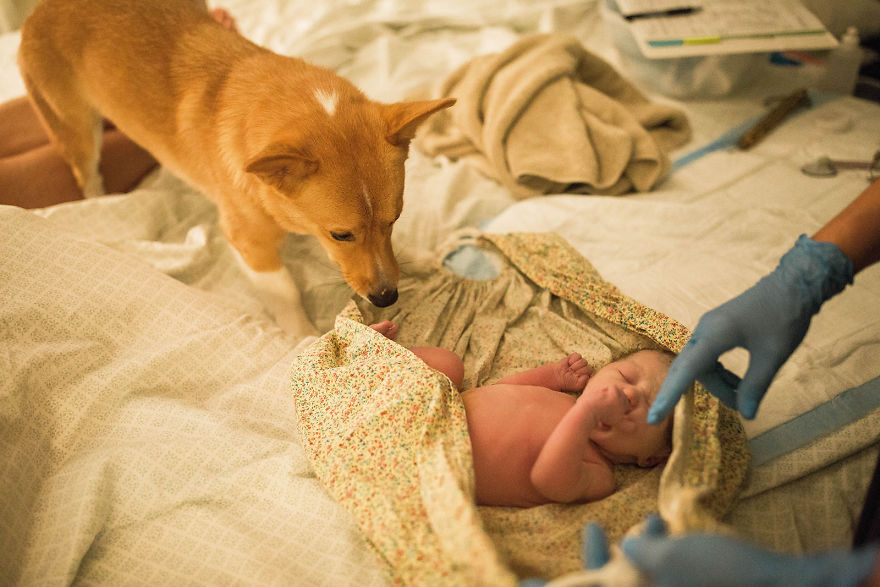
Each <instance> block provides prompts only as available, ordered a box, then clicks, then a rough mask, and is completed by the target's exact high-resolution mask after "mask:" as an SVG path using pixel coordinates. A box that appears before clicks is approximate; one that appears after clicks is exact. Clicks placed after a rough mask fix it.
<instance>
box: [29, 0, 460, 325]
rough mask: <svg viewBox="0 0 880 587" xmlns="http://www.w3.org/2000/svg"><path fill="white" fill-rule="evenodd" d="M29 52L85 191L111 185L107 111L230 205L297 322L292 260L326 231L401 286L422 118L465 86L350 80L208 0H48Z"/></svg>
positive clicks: (276, 304) (374, 289)
mask: <svg viewBox="0 0 880 587" xmlns="http://www.w3.org/2000/svg"><path fill="white" fill-rule="evenodd" d="M18 59H19V67H20V69H21V73H22V76H23V78H24V82H25V85H26V87H27V90H28V94H29V96H30V98H31V101H32V102H33V104H34V106H35V108H36V110H37V111H38V112H39V114H40V116H41V118H42V120H43V122H44V124H45V126H46V127H47V130H48V132H49V134H50V136H51V137H52V139H53V142H54V143H55V144H56V146H57V147H58V148H59V150H60V151H61V153H62V155H63V156H64V158H65V160H66V161H67V162H68V163H69V164H70V166H71V168H72V169H73V173H74V176H75V177H76V179H77V182H78V183H79V185H80V187H81V188H82V190H83V192H84V193H85V195H86V196H87V197H90V196H96V195H100V194H102V193H103V191H104V190H103V185H102V180H101V176H100V174H99V172H98V160H99V155H100V145H101V136H102V118H106V119H108V120H110V121H111V122H112V123H113V124H114V125H115V126H116V127H117V128H119V129H120V130H121V131H122V132H124V133H125V134H126V135H128V136H129V137H130V138H131V139H133V140H134V141H135V142H136V143H138V144H139V145H141V146H142V147H144V148H145V149H146V150H148V151H149V152H150V153H151V154H152V155H153V156H154V157H156V159H158V160H159V162H160V163H162V164H163V165H165V166H166V167H167V168H169V169H170V170H171V171H172V172H173V173H175V174H176V175H178V176H179V177H181V178H182V179H184V180H185V181H187V182H188V183H189V184H191V185H192V186H194V187H196V188H198V189H200V190H201V191H202V192H204V193H205V194H206V195H207V196H208V197H209V198H211V199H212V200H213V201H214V202H215V203H216V205H217V207H218V210H219V216H220V225H221V228H222V230H223V232H224V234H225V235H226V237H227V238H228V240H229V242H230V243H231V244H232V246H233V247H234V248H235V249H236V250H237V251H238V253H239V255H240V257H241V259H242V260H243V261H244V267H245V270H246V272H247V273H248V275H249V277H250V278H251V280H252V281H253V283H254V284H255V285H256V287H257V289H258V291H260V292H261V294H262V297H263V301H264V303H265V304H266V306H267V307H268V309H269V310H270V311H271V312H272V313H273V314H274V315H275V317H276V319H277V320H278V322H279V324H280V325H281V326H282V328H284V329H285V330H287V331H289V332H292V333H293V334H295V335H297V336H302V335H305V334H311V333H314V332H315V328H314V326H313V325H312V323H311V322H310V320H309V318H308V316H307V315H306V313H305V311H304V310H303V308H302V305H301V302H300V293H299V290H298V288H297V286H296V284H295V282H294V280H293V278H292V277H291V276H290V274H289V273H288V272H287V270H286V269H285V268H284V266H283V265H282V262H281V256H280V253H279V249H280V246H281V243H282V241H283V239H284V236H285V235H286V233H287V232H295V233H303V234H312V235H314V236H315V237H317V239H318V241H319V242H320V243H321V245H322V247H323V248H324V250H325V251H326V252H327V254H328V255H329V256H330V258H331V259H332V260H333V261H334V262H336V264H337V265H339V267H340V269H341V271H342V275H343V277H344V278H345V280H346V281H347V282H348V283H349V285H351V287H352V288H353V289H354V290H355V291H356V292H357V293H358V294H360V295H361V296H363V297H365V298H366V299H368V300H369V301H370V302H372V303H373V304H375V305H376V306H380V307H384V306H388V305H391V304H393V303H394V302H395V301H396V300H397V282H398V265H397V260H396V259H395V256H394V253H393V251H392V248H391V231H392V227H393V226H394V222H395V221H396V220H397V217H398V216H399V215H400V212H401V209H402V206H403V187H404V161H405V159H406V157H407V152H408V148H409V142H410V140H411V139H412V138H413V135H414V133H415V131H416V128H417V127H418V125H419V124H421V123H422V122H423V121H424V120H425V119H426V118H427V117H428V116H430V115H431V114H432V113H434V112H436V111H438V110H441V109H443V108H447V107H449V106H451V105H452V104H453V103H454V102H455V100H453V99H443V100H433V101H422V102H402V103H395V104H382V103H378V102H373V101H371V100H369V99H367V98H366V97H365V96H364V94H363V93H362V92H361V91H360V90H358V89H357V88H356V87H354V85H352V84H351V83H350V82H349V81H347V80H345V79H343V78H341V77H339V76H338V75H335V74H334V73H333V72H331V71H329V70H327V69H324V68H321V67H316V66H313V65H310V64H307V63H306V62H304V61H303V60H301V59H296V58H291V57H284V56H280V55H277V54H275V53H273V52H271V51H269V50H267V49H265V48H262V47H259V46H257V45H255V44H254V43H251V42H250V41H248V40H247V39H245V38H244V37H242V36H241V35H239V34H238V33H236V32H235V31H233V30H229V29H227V28H224V27H223V26H221V25H220V24H218V23H217V22H215V21H214V20H213V19H212V18H211V16H210V14H209V12H208V10H207V8H206V7H205V4H204V2H203V1H201V0H136V1H131V2H129V1H122V2H120V1H119V0H44V1H43V2H42V3H41V4H40V5H39V6H37V8H36V10H35V11H34V12H33V14H32V15H31V16H30V17H29V18H28V20H27V21H26V22H25V23H24V25H23V27H22V32H21V46H20V49H19V58H18Z"/></svg>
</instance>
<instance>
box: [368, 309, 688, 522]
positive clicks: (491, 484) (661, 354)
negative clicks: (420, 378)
mask: <svg viewBox="0 0 880 587" xmlns="http://www.w3.org/2000/svg"><path fill="white" fill-rule="evenodd" d="M372 327H373V328H374V329H376V330H377V331H379V332H381V333H382V334H384V335H385V336H387V337H388V338H391V339H392V340H393V339H394V337H395V336H396V334H397V327H396V326H395V325H394V324H392V323H391V322H387V321H386V322H381V323H379V324H375V325H373V326H372ZM410 350H411V351H412V352H413V353H414V354H415V355H416V356H418V357H419V358H421V359H422V360H423V361H425V362H426V363H427V364H428V365H429V366H431V367H433V368H434V369H437V370H438V371H441V372H442V373H444V374H445V375H446V376H447V377H449V379H450V380H451V381H452V382H453V384H454V385H455V386H456V387H460V386H461V381H462V378H463V372H464V369H463V365H462V361H461V359H460V358H459V357H458V356H457V355H455V354H454V353H452V352H451V351H448V350H446V349H443V348H440V347H415V348H412V349H410ZM673 358H674V355H673V354H672V353H669V352H666V351H657V350H643V351H638V352H635V353H632V354H630V355H628V356H625V357H623V358H621V359H618V360H617V361H615V362H613V363H609V364H608V365H605V366H604V367H602V368H601V369H599V370H598V371H597V372H596V373H593V370H592V368H591V367H590V366H589V365H588V364H587V362H586V361H585V360H584V358H583V357H581V355H579V354H577V353H572V354H570V355H568V356H567V357H565V358H563V359H561V360H559V361H557V362H555V363H551V364H547V365H542V366H540V367H537V368H535V369H529V370H528V371H523V372H520V373H515V374H513V375H509V376H507V377H504V378H503V379H501V380H499V381H498V382H496V383H494V384H492V385H485V386H483V387H477V388H475V389H469V390H466V391H464V392H462V394H461V397H462V400H463V402H464V407H465V412H466V414H467V421H468V433H469V434H470V439H471V445H472V448H473V459H474V477H475V481H476V501H477V503H478V504H480V505H495V506H517V507H532V506H536V505H541V504H545V503H553V502H563V503H567V502H577V501H595V500H598V499H602V498H603V497H607V496H608V495H610V494H611V493H613V492H614V489H615V485H614V472H613V465H614V464H618V463H619V464H635V465H638V466H640V467H653V466H655V465H658V464H660V463H663V462H665V461H666V459H667V457H668V456H669V454H670V453H671V451H672V444H671V436H672V434H671V432H672V422H671V418H667V419H666V420H665V421H664V422H662V423H661V424H659V425H656V426H654V425H651V424H648V423H647V415H648V408H649V407H650V406H651V402H652V401H653V400H654V397H655V396H656V395H657V393H658V391H659V390H660V384H661V383H663V379H664V377H665V376H666V372H667V370H668V369H669V365H670V363H671V362H672V359H673ZM566 392H570V393H578V392H580V395H579V396H578V397H577V398H575V397H574V396H573V395H570V393H566Z"/></svg>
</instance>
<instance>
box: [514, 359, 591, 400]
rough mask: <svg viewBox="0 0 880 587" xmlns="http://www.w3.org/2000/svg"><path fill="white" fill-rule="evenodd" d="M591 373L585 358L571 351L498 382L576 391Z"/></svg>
mask: <svg viewBox="0 0 880 587" xmlns="http://www.w3.org/2000/svg"><path fill="white" fill-rule="evenodd" d="M592 374H593V369H592V368H591V367H590V366H589V365H588V364H587V361H586V359H584V358H583V357H582V356H581V355H580V354H579V353H571V354H570V355H568V356H567V357H563V358H562V359H560V360H558V361H556V362H555V363H548V364H547V365H541V366H540V367H536V368H534V369H529V370H528V371H522V372H520V373H514V374H513V375H508V376H507V377H504V378H503V379H501V380H499V381H498V383H511V384H514V385H540V386H541V387H546V388H548V389H552V390H554V391H571V392H578V391H582V390H583V389H584V386H585V385H586V384H587V381H589V379H590V375H592Z"/></svg>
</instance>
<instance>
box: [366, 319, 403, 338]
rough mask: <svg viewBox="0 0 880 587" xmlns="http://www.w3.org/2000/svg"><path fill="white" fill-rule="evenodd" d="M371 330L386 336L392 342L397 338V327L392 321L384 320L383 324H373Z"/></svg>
mask: <svg viewBox="0 0 880 587" xmlns="http://www.w3.org/2000/svg"><path fill="white" fill-rule="evenodd" d="M370 328H372V329H373V330H375V331H376V332H378V333H379V334H382V335H384V336H385V337H387V338H390V339H391V340H394V337H396V336H397V326H395V325H394V323H393V322H391V321H390V320H384V321H382V322H378V323H376V324H371V325H370Z"/></svg>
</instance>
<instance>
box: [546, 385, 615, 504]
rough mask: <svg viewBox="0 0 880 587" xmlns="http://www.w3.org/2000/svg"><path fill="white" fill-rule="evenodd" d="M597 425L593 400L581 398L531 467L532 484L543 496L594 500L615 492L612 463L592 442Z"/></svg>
mask: <svg viewBox="0 0 880 587" xmlns="http://www.w3.org/2000/svg"><path fill="white" fill-rule="evenodd" d="M598 425H599V423H598V416H597V414H596V413H595V406H594V405H593V403H592V402H590V401H588V399H587V398H584V396H581V397H579V398H578V401H577V402H575V404H574V406H573V407H572V408H571V409H570V410H569V411H568V412H566V414H565V416H563V418H562V420H560V421H559V424H557V426H556V428H555V429H554V430H553V432H552V433H551V434H550V437H549V438H548V439H547V442H546V443H544V446H543V448H542V449H541V452H540V453H539V454H538V458H537V459H536V460H535V464H534V465H533V466H532V471H531V481H532V484H533V485H534V486H535V489H537V490H538V492H540V493H541V494H542V495H543V496H544V497H546V498H547V499H550V500H553V501H557V502H562V503H568V502H572V501H579V500H585V501H594V500H597V499H602V498H603V497H607V496H608V495H611V494H612V493H613V492H614V471H613V469H612V468H611V464H610V463H609V462H608V461H606V460H605V459H604V458H603V457H602V455H600V454H599V452H598V451H597V450H596V449H595V447H594V446H593V445H592V443H591V442H590V434H591V433H592V432H593V430H594V429H595V428H596V426H598Z"/></svg>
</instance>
